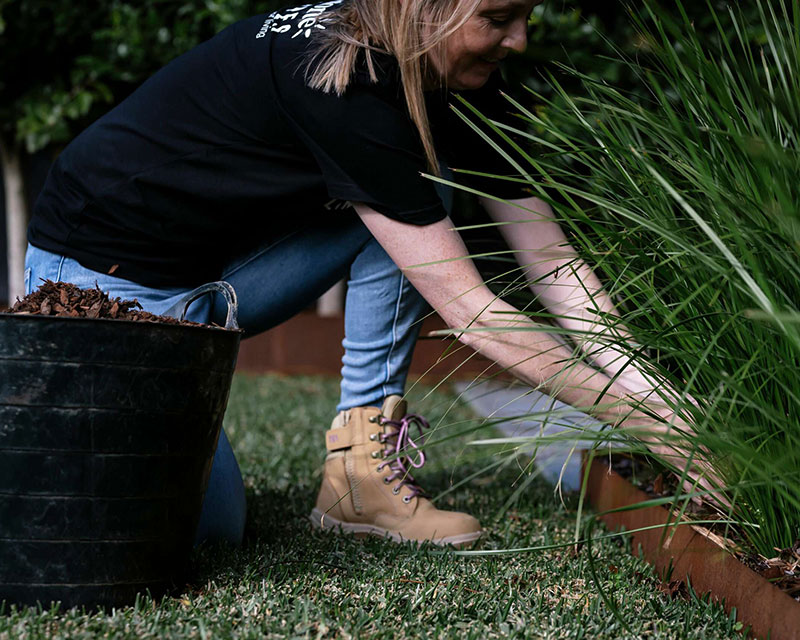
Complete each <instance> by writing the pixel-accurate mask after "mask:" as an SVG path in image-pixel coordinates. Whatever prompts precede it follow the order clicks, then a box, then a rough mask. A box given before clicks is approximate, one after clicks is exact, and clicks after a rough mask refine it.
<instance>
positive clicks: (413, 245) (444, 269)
mask: <svg viewBox="0 0 800 640" xmlns="http://www.w3.org/2000/svg"><path fill="white" fill-rule="evenodd" d="M354 206H355V208H356V211H357V212H358V214H359V216H360V217H361V219H362V220H363V222H364V224H365V225H366V226H367V228H368V229H369V230H370V232H371V233H372V235H373V236H374V237H375V238H376V239H377V240H378V242H379V243H380V244H381V246H382V247H383V248H384V249H385V250H386V252H387V253H388V254H389V256H391V258H392V260H394V262H395V264H397V265H398V266H399V267H400V268H401V269H402V270H403V273H404V274H405V275H406V277H408V279H409V281H410V282H411V283H412V284H413V285H414V287H416V289H417V291H419V293H420V294H421V295H422V296H423V297H424V298H425V299H426V300H427V301H428V303H429V304H430V305H431V306H432V307H433V308H434V309H435V310H436V312H437V313H438V314H439V315H440V316H441V317H442V319H444V321H445V322H446V323H447V325H448V326H449V327H451V328H453V329H455V330H458V329H465V328H467V329H468V330H466V331H464V332H461V333H460V335H459V336H458V337H459V340H460V341H461V342H463V343H465V344H467V345H469V346H470V347H472V348H474V349H475V350H477V351H479V352H480V353H482V354H483V355H485V356H486V357H488V358H489V359H491V360H493V361H495V362H496V363H497V364H499V365H500V366H502V367H504V368H506V369H508V370H509V371H510V372H511V373H513V374H514V375H515V376H516V377H518V378H519V379H521V380H522V381H523V382H525V383H527V384H529V385H531V386H533V387H539V388H542V389H544V390H546V391H547V392H549V393H551V394H552V395H555V396H556V397H558V398H559V399H560V400H562V401H564V402H566V403H568V404H570V405H572V406H573V407H576V408H582V409H584V410H585V411H587V412H588V413H591V414H592V415H594V416H596V417H597V418H599V419H600V420H602V421H604V422H606V423H608V424H611V425H616V426H622V427H625V428H626V429H633V430H635V431H636V436H637V438H639V439H640V440H641V441H643V442H644V443H645V444H646V445H647V446H648V447H649V448H650V449H651V450H652V451H654V452H655V453H657V454H659V455H660V456H661V457H662V459H664V460H665V461H671V462H672V464H673V465H674V466H675V467H676V468H678V469H681V468H683V467H684V466H685V464H686V462H687V460H688V459H689V457H690V456H695V455H696V454H693V453H690V452H691V451H692V444H691V434H692V433H693V430H692V427H691V426H690V425H689V424H688V423H687V422H685V421H684V420H683V419H682V418H681V417H679V416H678V415H676V414H675V413H674V412H673V411H672V410H671V409H670V408H669V407H667V406H665V405H663V404H661V403H651V402H649V401H645V402H642V401H641V400H639V399H635V398H631V396H630V395H629V391H628V389H626V388H625V387H623V386H622V385H620V384H619V383H618V382H614V381H612V379H611V378H609V377H608V376H607V375H605V374H603V373H602V372H599V371H597V370H596V369H593V368H592V367H589V366H587V365H586V364H585V363H583V362H581V361H580V360H578V359H576V358H575V357H574V355H573V354H572V352H571V351H570V350H569V349H567V348H566V347H564V346H563V345H562V344H561V343H559V342H558V341H557V340H555V339H554V338H553V337H552V336H551V335H550V334H548V333H547V330H546V328H545V327H543V326H542V325H539V324H536V323H534V322H532V321H531V320H530V319H529V318H528V317H527V316H525V315H523V314H520V313H519V312H518V310H517V309H515V308H514V307H512V306H511V305H509V304H507V303H506V302H503V301H502V300H500V299H499V298H497V297H496V296H494V294H492V292H491V291H490V290H489V289H488V288H487V287H486V285H485V284H484V283H483V280H482V278H481V277H480V275H479V274H478V272H477V270H476V268H475V266H474V265H473V263H472V260H471V259H469V258H468V257H467V256H468V254H467V249H466V247H465V246H464V243H463V241H462V240H461V236H460V235H459V234H458V232H457V231H456V230H455V229H454V228H453V225H452V223H451V221H450V219H449V218H446V219H444V220H442V221H440V222H436V223H434V224H430V225H426V226H415V225H411V224H407V223H403V222H399V221H397V220H392V219H390V218H388V217H386V216H384V215H382V214H380V213H378V212H376V211H374V210H373V209H371V208H370V207H368V206H366V205H363V204H359V203H356V204H355V205H354ZM689 477H690V478H691V479H692V480H693V481H696V482H698V483H699V485H700V486H701V487H702V488H704V489H708V490H713V487H714V486H721V484H720V482H719V480H718V479H717V478H716V477H715V476H714V472H713V470H712V469H711V468H710V467H709V465H708V464H707V463H706V462H705V461H704V460H702V459H701V460H698V459H697V458H695V462H694V463H693V464H692V465H691V467H690V469H689ZM707 478H712V481H711V482H709V480H708V479H707ZM690 484H691V482H689V483H687V490H691V489H692V487H691V486H689V485H690Z"/></svg>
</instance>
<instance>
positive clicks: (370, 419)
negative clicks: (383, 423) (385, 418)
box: [369, 416, 380, 423]
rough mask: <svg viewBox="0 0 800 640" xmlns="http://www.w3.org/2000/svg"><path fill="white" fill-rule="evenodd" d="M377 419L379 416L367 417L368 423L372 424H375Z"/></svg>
mask: <svg viewBox="0 0 800 640" xmlns="http://www.w3.org/2000/svg"><path fill="white" fill-rule="evenodd" d="M379 418H380V416H370V417H369V421H370V422H372V423H375V422H377V421H378V419H379Z"/></svg>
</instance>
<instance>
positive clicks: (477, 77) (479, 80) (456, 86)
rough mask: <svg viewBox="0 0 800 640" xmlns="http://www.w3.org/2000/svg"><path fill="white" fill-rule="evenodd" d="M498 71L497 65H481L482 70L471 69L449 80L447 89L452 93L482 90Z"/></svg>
mask: <svg viewBox="0 0 800 640" xmlns="http://www.w3.org/2000/svg"><path fill="white" fill-rule="evenodd" d="M495 69H497V64H488V63H481V65H480V69H471V70H470V71H469V72H465V73H460V74H458V75H456V76H455V77H450V78H448V79H447V88H448V89H450V90H452V91H472V90H474V89H480V88H481V87H482V86H483V85H485V84H486V82H487V81H488V80H489V76H491V75H492V73H493V72H494V71H495Z"/></svg>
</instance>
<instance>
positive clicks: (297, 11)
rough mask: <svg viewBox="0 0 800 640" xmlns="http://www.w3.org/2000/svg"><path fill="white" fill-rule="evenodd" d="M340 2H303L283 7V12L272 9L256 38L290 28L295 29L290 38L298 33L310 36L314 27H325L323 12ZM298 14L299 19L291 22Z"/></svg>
mask: <svg viewBox="0 0 800 640" xmlns="http://www.w3.org/2000/svg"><path fill="white" fill-rule="evenodd" d="M342 2H343V0H328V1H327V2H321V3H320V4H304V5H301V6H299V7H291V8H290V9H284V10H283V13H280V12H279V11H273V12H272V13H270V14H269V15H268V16H267V19H266V20H265V21H264V24H262V25H261V28H260V29H259V30H258V33H257V34H256V38H263V37H264V36H266V35H267V33H269V32H272V33H286V32H287V31H291V30H292V29H295V32H294V33H293V34H292V38H296V37H297V36H299V35H304V36H305V37H306V38H310V37H311V33H312V31H313V30H314V29H324V28H325V25H324V24H323V23H324V22H325V19H324V17H323V16H324V15H325V12H326V11H327V10H328V9H330V8H331V7H334V6H336V5H337V4H341V3H342ZM298 16H301V17H300V19H299V20H297V22H296V23H295V22H293V21H294V20H296V19H297V17H298Z"/></svg>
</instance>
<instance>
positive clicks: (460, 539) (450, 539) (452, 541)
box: [308, 508, 483, 548]
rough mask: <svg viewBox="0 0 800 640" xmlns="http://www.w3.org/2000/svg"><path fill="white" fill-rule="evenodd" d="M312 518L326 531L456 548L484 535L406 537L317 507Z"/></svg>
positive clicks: (310, 517)
mask: <svg viewBox="0 0 800 640" xmlns="http://www.w3.org/2000/svg"><path fill="white" fill-rule="evenodd" d="M308 519H309V520H311V524H313V525H314V526H315V527H317V528H318V529H323V530H324V531H329V530H336V529H338V530H339V531H342V532H344V533H352V534H354V535H355V536H356V537H357V538H363V537H366V536H378V537H379V538H389V539H391V540H392V541H393V542H400V543H402V542H420V543H425V542H427V543H430V544H434V545H437V546H440V547H444V546H447V545H452V546H453V547H456V548H461V547H468V546H471V545H472V543H473V542H475V541H476V540H477V539H478V538H480V537H481V536H482V535H483V531H473V532H471V533H461V534H459V535H456V536H444V537H443V538H429V539H425V540H416V539H413V538H404V537H403V536H402V535H400V534H399V533H395V532H393V531H391V530H389V529H384V528H383V527H376V526H375V525H372V524H362V523H357V522H342V521H341V520H337V519H336V518H334V517H333V516H331V515H329V514H326V513H324V512H323V511H320V510H319V509H317V508H314V509H312V510H311V515H310V516H309V517H308ZM323 520H324V521H325V526H323V525H322V522H323Z"/></svg>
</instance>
